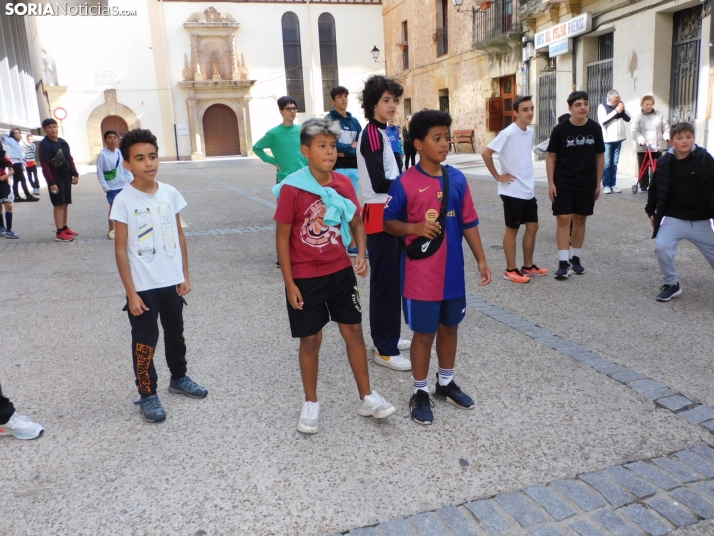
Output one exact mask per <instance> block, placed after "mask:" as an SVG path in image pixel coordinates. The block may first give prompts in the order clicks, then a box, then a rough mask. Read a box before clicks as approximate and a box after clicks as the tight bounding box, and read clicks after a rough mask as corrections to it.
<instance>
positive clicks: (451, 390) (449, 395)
mask: <svg viewBox="0 0 714 536" xmlns="http://www.w3.org/2000/svg"><path fill="white" fill-rule="evenodd" d="M434 398H438V399H439V400H444V401H446V402H449V403H451V404H453V405H454V406H456V407H457V408H463V409H474V408H475V407H476V404H474V401H473V399H472V398H471V397H470V396H469V395H467V394H466V393H464V392H463V391H462V390H461V388H460V387H459V386H458V385H456V382H455V381H454V380H453V379H452V380H451V381H450V382H449V383H448V384H446V385H440V384H439V374H438V373H437V375H436V388H435V389H434Z"/></svg>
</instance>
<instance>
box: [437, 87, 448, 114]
mask: <svg viewBox="0 0 714 536" xmlns="http://www.w3.org/2000/svg"><path fill="white" fill-rule="evenodd" d="M439 110H441V111H442V112H444V113H447V114H448V113H449V90H448V89H440V90H439Z"/></svg>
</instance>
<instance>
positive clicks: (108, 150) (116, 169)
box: [97, 130, 134, 240]
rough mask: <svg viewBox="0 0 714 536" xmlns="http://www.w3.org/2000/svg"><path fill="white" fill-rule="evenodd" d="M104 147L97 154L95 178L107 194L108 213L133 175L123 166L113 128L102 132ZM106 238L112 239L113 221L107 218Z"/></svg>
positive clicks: (117, 139) (117, 137)
mask: <svg viewBox="0 0 714 536" xmlns="http://www.w3.org/2000/svg"><path fill="white" fill-rule="evenodd" d="M104 143H105V144H106V147H105V148H104V149H102V151H101V152H100V153H99V156H97V178H98V179H99V184H100V185H101V187H102V190H104V192H105V193H106V194H107V201H108V202H109V213H110V214H111V212H112V204H114V198H115V197H116V196H117V195H118V194H119V192H121V191H122V188H124V186H125V185H127V184H129V183H130V182H131V181H132V180H134V176H133V175H132V174H131V172H130V171H129V170H127V169H126V168H125V167H124V159H123V158H122V156H121V151H119V149H118V147H119V136H118V135H117V133H116V132H115V131H113V130H107V131H106V132H105V133H104ZM107 238H108V239H110V240H114V221H113V220H112V219H111V218H109V232H108V233H107Z"/></svg>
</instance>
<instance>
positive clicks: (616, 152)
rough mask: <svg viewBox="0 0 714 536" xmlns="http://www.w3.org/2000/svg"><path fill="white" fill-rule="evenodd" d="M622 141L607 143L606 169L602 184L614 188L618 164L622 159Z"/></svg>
mask: <svg viewBox="0 0 714 536" xmlns="http://www.w3.org/2000/svg"><path fill="white" fill-rule="evenodd" d="M621 148H622V142H621V141H613V142H609V143H606V144H605V171H603V174H602V185H603V187H605V186H607V187H609V188H612V187H613V186H615V182H616V181H617V164H618V162H619V161H620V149H621Z"/></svg>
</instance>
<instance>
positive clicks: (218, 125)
mask: <svg viewBox="0 0 714 536" xmlns="http://www.w3.org/2000/svg"><path fill="white" fill-rule="evenodd" d="M203 139H204V142H205V144H206V156H230V155H237V154H240V138H239V137H238V118H237V117H236V114H235V112H234V111H233V110H231V109H230V108H229V107H228V106H226V105H225V104H214V105H213V106H211V107H210V108H208V110H206V113H204V114H203Z"/></svg>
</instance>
